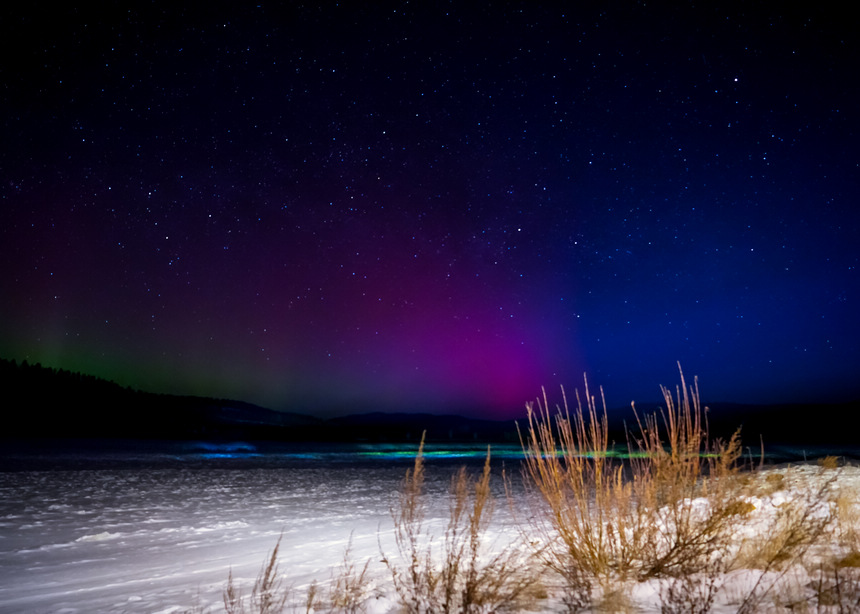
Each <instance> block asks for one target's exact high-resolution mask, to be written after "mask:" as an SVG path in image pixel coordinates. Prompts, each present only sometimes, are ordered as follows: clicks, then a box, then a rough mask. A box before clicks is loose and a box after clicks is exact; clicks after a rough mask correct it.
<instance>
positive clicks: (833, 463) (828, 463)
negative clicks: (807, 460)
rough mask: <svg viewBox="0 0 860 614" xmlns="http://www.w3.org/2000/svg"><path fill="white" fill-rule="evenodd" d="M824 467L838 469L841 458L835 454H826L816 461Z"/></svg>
mask: <svg viewBox="0 0 860 614" xmlns="http://www.w3.org/2000/svg"><path fill="white" fill-rule="evenodd" d="M815 464H817V465H818V466H819V467H821V468H822V469H838V468H839V459H838V458H837V457H835V456H824V457H822V458H819V459H818V460H816V461H815Z"/></svg>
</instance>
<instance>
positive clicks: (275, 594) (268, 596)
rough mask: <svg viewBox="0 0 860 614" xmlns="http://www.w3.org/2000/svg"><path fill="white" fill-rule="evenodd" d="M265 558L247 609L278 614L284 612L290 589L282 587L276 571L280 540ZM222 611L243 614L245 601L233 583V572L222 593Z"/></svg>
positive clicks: (267, 613)
mask: <svg viewBox="0 0 860 614" xmlns="http://www.w3.org/2000/svg"><path fill="white" fill-rule="evenodd" d="M282 537H283V536H281V537H279V538H278V542H277V543H276V544H275V547H274V548H273V549H272V552H271V553H270V554H269V555H268V556H267V557H266V561H265V562H264V563H263V566H262V567H261V568H260V573H259V574H258V575H257V579H256V581H255V582H254V587H253V588H252V589H251V596H250V597H249V599H248V604H249V609H250V611H251V612H254V613H255V614H280V613H281V612H283V611H284V607H285V606H286V603H287V598H288V597H289V595H290V589H289V587H287V586H284V585H283V579H282V578H281V574H280V571H279V569H278V550H279V548H280V547H281V539H282ZM223 600H224V609H225V610H226V611H227V614H245V613H246V612H248V610H246V608H245V599H244V598H243V596H242V591H241V590H240V589H239V588H238V587H237V586H236V585H235V583H234V582H233V572H232V570H231V571H230V575H229V576H228V578H227V586H226V588H225V589H224V593H223Z"/></svg>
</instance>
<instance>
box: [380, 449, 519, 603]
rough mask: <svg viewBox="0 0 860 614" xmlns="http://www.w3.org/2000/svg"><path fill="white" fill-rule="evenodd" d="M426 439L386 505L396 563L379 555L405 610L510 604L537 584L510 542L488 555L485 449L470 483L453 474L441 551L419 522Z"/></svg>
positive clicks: (460, 473)
mask: <svg viewBox="0 0 860 614" xmlns="http://www.w3.org/2000/svg"><path fill="white" fill-rule="evenodd" d="M423 449H424V440H423V437H422V440H421V446H420V447H419V450H418V454H417V455H416V457H415V464H414V467H413V468H412V469H411V470H410V471H407V473H406V477H405V479H404V480H403V482H402V484H401V488H400V492H399V499H398V504H397V506H396V507H394V508H392V511H391V514H392V518H393V520H394V539H395V544H396V548H397V554H398V555H399V557H398V558H399V561H398V560H393V559H392V558H391V557H389V556H387V555H386V554H385V553H384V552H383V553H382V557H383V563H384V564H385V565H386V566H387V567H388V569H389V571H390V573H391V578H392V581H393V584H394V589H395V591H396V592H397V595H398V597H399V599H400V601H401V603H402V605H403V607H404V608H405V609H406V611H407V612H409V613H411V614H431V613H433V614H438V613H445V614H447V613H453V612H459V613H462V614H473V613H479V612H490V611H495V610H498V609H501V608H505V607H512V606H513V604H515V603H516V602H517V600H518V599H520V598H521V597H523V596H525V595H526V593H527V591H528V589H529V588H530V587H531V586H532V585H533V584H534V582H535V575H534V574H533V573H532V572H530V571H529V565H528V564H527V561H526V560H525V558H524V556H523V555H522V554H520V552H519V551H518V550H517V549H516V548H514V547H513V546H504V547H501V548H499V549H496V550H495V551H494V552H492V553H490V552H489V551H488V550H487V548H486V544H485V543H484V542H485V536H486V531H487V527H488V525H489V523H490V520H491V518H492V514H493V505H494V500H493V497H492V494H491V492H490V452H489V450H488V451H487V459H486V461H485V463H484V469H483V472H482V474H481V476H480V477H479V478H478V479H477V480H474V479H473V478H471V477H470V476H469V475H468V474H467V472H466V470H465V468H462V469H461V470H460V471H458V472H457V474H456V475H455V476H454V477H453V479H452V481H451V488H450V504H449V517H448V524H447V528H446V530H445V534H444V536H443V538H442V544H441V552H440V553H439V554H437V552H435V551H434V548H433V546H434V541H435V540H434V536H433V535H432V534H431V533H430V532H429V531H428V529H427V527H426V526H425V516H426V506H425V504H424V501H423V499H422V496H423V492H424V456H423Z"/></svg>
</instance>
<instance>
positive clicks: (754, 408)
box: [0, 359, 860, 450]
mask: <svg viewBox="0 0 860 614" xmlns="http://www.w3.org/2000/svg"><path fill="white" fill-rule="evenodd" d="M0 390H2V396H0V399H2V402H1V403H0V405H2V420H3V426H2V428H0V438H3V439H7V440H9V439H36V438H41V439H44V438H86V439H100V438H134V439H180V440H182V439H186V440H192V439H207V440H239V439H243V440H277V441H368V442H381V441H415V440H417V439H419V438H420V437H421V434H422V433H423V432H425V431H426V433H427V439H428V441H460V442H498V441H518V434H517V429H516V423H515V422H514V421H512V420H507V421H493V420H478V419H473V418H468V417H464V416H456V415H448V416H439V415H433V414H426V413H424V414H412V413H381V412H372V413H361V414H353V415H349V416H343V417H339V418H331V419H328V420H324V419H322V418H317V417H314V416H310V415H305V414H301V413H291V412H281V411H274V410H271V409H266V408H263V407H259V406H257V405H253V404H251V403H244V402H241V401H233V400H226V399H213V398H206V397H194V396H177V395H168V394H155V393H150V392H141V391H138V390H134V389H132V388H124V387H122V386H119V385H118V384H116V383H114V382H110V381H107V380H104V379H101V378H97V377H94V376H91V375H84V374H81V373H73V372H70V371H66V370H63V369H52V368H48V367H42V366H41V365H39V364H35V365H30V364H28V363H27V362H26V361H24V362H22V363H17V362H15V361H13V360H5V359H0ZM709 405H710V407H709V411H708V414H707V416H708V422H709V425H710V432H711V435H712V436H714V437H722V438H728V437H729V436H731V434H732V433H733V432H734V431H735V430H736V429H737V428H738V427H741V435H742V439H743V442H744V445H745V446H747V447H750V448H753V449H756V450H757V449H758V447H759V445H760V441H762V440H763V441H764V442H765V445H766V446H770V445H781V444H785V445H792V444H806V445H809V444H822V445H855V446H856V445H857V444H858V442H860V437H858V436H857V435H856V433H855V431H854V430H853V429H852V428H851V426H850V425H851V424H853V422H855V420H853V418H854V416H856V415H857V414H858V412H860V403H843V404H837V405H802V404H795V405H744V404H738V403H711V404H709ZM650 411H653V408H651V409H650V410H648V411H646V412H643V413H650ZM524 418H525V416H524ZM524 422H525V420H523V421H521V422H520V425H521V426H525V425H524ZM609 427H610V441H615V442H616V443H619V444H624V443H625V442H626V434H625V432H626V431H625V428H632V427H635V422H634V416H633V414H632V412H631V411H630V409H629V408H625V409H620V410H610V411H609Z"/></svg>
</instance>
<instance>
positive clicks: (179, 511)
mask: <svg viewBox="0 0 860 614" xmlns="http://www.w3.org/2000/svg"><path fill="white" fill-rule="evenodd" d="M416 450H417V445H413V446H382V445H379V446H360V445H356V446H339V447H336V446H324V447H310V446H292V447H286V448H281V449H276V448H273V449H264V450H260V449H257V448H256V447H253V446H248V445H233V446H223V445H222V446H212V445H209V444H181V445H180V444H162V445H160V446H155V447H152V448H148V449H142V448H140V447H139V445H135V446H129V447H128V448H125V449H123V447H122V446H118V447H114V448H112V449H103V450H99V451H98V452H89V453H83V452H80V451H76V450H66V451H60V450H54V451H51V452H49V453H42V454H32V453H27V454H15V453H13V454H9V455H7V456H6V457H5V458H4V459H3V466H2V467H0V469H4V471H0V578H2V580H0V612H2V613H5V612H63V613H69V614H71V613H74V612H81V613H84V612H87V613H92V612H129V613H132V612H149V613H152V612H162V613H167V612H180V611H183V610H186V609H190V608H191V607H192V606H193V605H195V603H196V604H198V605H201V606H206V605H211V606H213V609H214V610H216V611H217V610H218V609H220V608H219V606H220V604H221V592H222V590H223V588H224V584H225V581H226V579H227V575H228V572H229V571H230V570H231V569H232V573H233V576H234V578H236V580H237V582H239V583H240V584H243V585H244V586H245V587H246V589H247V588H248V587H249V586H250V584H251V583H252V582H253V579H254V578H255V577H256V575H257V573H258V571H259V569H260V566H261V564H262V562H263V561H264V559H265V557H266V554H267V553H268V552H270V551H271V549H272V548H273V547H274V545H275V543H276V542H277V540H278V537H279V536H280V535H281V534H283V539H282V542H281V550H280V554H281V556H280V559H281V570H282V571H283V572H285V573H286V575H287V576H288V578H289V581H290V583H292V584H294V585H295V586H296V588H297V589H299V590H300V589H301V588H302V587H303V586H304V585H307V584H308V583H310V582H311V581H312V580H314V579H316V580H318V581H323V582H324V581H326V580H328V579H329V578H330V576H331V573H332V570H333V569H335V568H336V567H337V566H338V565H339V564H340V562H341V561H342V559H343V554H344V550H345V549H346V547H347V545H348V543H349V540H350V538H351V539H352V554H353V558H354V559H355V560H357V561H359V562H360V563H363V562H364V560H366V559H367V558H372V559H373V562H372V567H374V569H376V568H377V566H376V562H377V561H378V560H379V558H380V557H379V544H380V542H381V543H382V545H383V547H386V548H390V551H392V552H393V546H392V543H391V541H390V538H391V520H390V514H389V509H390V505H391V504H392V502H393V501H394V497H395V495H396V492H397V488H398V485H399V483H400V481H401V480H402V478H403V476H404V474H405V472H406V470H407V469H408V468H409V467H411V465H412V462H413V459H414V454H415V452H416ZM518 452H519V450H518V447H509V448H504V447H503V448H501V449H499V450H496V449H495V448H494V462H493V466H494V468H497V469H500V468H501V466H502V463H503V462H507V463H509V464H508V466H509V467H510V466H511V465H510V464H511V463H513V465H515V466H516V465H517V464H518V460H517V458H518ZM484 454H486V450H485V449H483V450H482V449H479V448H474V447H473V448H469V447H453V448H452V447H450V446H449V447H444V448H439V447H434V446H428V448H427V450H426V457H427V473H428V475H427V479H428V482H427V490H428V492H429V493H431V494H433V493H439V494H440V495H441V494H442V493H443V492H444V491H445V490H446V488H447V485H448V481H449V479H450V476H451V475H452V473H453V472H454V471H455V470H456V468H458V467H459V466H461V465H463V464H467V465H471V466H474V467H475V469H476V471H477V470H478V469H479V468H480V466H481V463H482V460H483V455H484ZM494 482H495V487H496V489H497V491H499V493H501V489H502V482H501V479H500V478H496V479H494ZM441 499H442V497H439V500H440V502H441ZM498 508H499V514H498V515H499V516H500V517H504V515H505V509H504V508H505V505H499V506H498ZM436 511H438V515H435V513H436ZM446 513H447V509H446V508H445V507H444V505H440V506H439V509H438V510H434V511H433V512H432V513H431V518H438V520H439V522H441V521H442V520H441V519H443V518H444V517H445V514H446Z"/></svg>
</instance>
